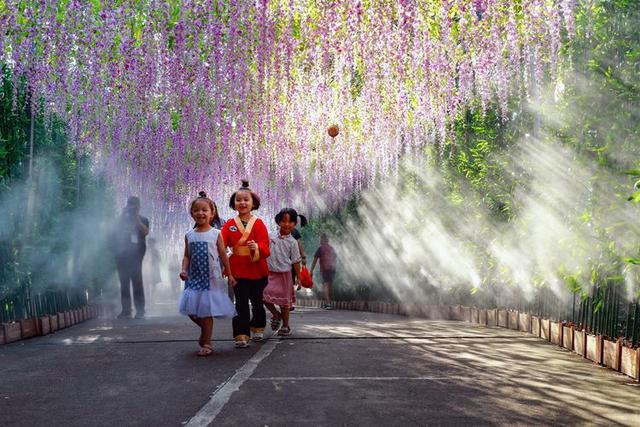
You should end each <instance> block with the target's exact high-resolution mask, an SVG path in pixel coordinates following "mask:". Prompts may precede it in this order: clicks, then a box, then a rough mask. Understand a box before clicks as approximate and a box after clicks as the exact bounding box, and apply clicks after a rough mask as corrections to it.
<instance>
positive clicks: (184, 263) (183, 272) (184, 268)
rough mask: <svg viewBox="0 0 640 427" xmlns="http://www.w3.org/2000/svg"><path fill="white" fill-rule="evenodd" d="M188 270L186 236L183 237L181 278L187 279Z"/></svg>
mask: <svg viewBox="0 0 640 427" xmlns="http://www.w3.org/2000/svg"><path fill="white" fill-rule="evenodd" d="M188 270H189V245H188V243H187V238H186V237H185V238H184V255H183V257H182V270H181V271H180V278H181V279H182V280H187V277H188V274H187V271H188Z"/></svg>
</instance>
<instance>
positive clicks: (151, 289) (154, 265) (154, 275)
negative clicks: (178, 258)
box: [145, 238, 162, 303]
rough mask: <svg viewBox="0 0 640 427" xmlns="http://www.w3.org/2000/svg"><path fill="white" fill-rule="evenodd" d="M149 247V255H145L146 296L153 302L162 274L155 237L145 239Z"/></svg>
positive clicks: (160, 259)
mask: <svg viewBox="0 0 640 427" xmlns="http://www.w3.org/2000/svg"><path fill="white" fill-rule="evenodd" d="M147 243H148V245H147V246H148V247H149V251H148V252H149V255H148V256H147V258H146V259H147V261H146V265H145V267H146V273H147V280H146V281H145V282H146V283H147V293H146V294H147V296H148V301H151V302H153V303H155V302H156V297H157V289H158V287H159V286H160V284H161V282H162V276H161V274H160V265H162V258H161V256H160V251H159V250H158V245H157V242H156V239H154V238H150V239H148V240H147Z"/></svg>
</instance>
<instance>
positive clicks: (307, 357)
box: [0, 308, 640, 426]
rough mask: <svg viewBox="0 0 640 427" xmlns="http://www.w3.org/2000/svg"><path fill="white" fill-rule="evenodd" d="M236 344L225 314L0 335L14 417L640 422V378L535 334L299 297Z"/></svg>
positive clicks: (33, 420)
mask: <svg viewBox="0 0 640 427" xmlns="http://www.w3.org/2000/svg"><path fill="white" fill-rule="evenodd" d="M292 329H293V335H292V336H291V337H287V338H277V337H275V336H273V337H269V338H268V339H267V340H266V341H265V342H263V343H252V345H251V346H250V347H249V348H247V349H235V348H234V346H233V341H232V340H231V339H230V338H231V337H230V335H231V332H230V331H231V325H230V321H228V320H220V321H216V323H215V332H214V334H215V335H214V337H215V341H214V348H215V353H214V355H213V356H211V357H206V358H201V357H197V356H196V355H195V353H196V351H197V349H198V347H197V341H196V338H197V328H196V327H195V326H194V325H193V324H192V323H191V322H190V321H189V320H188V319H186V318H184V317H166V316H165V317H160V316H158V317H149V318H148V319H146V320H143V321H138V320H115V319H111V318H108V319H94V320H91V321H88V322H85V323H83V324H79V325H76V326H74V327H71V328H68V329H65V330H62V331H58V332H56V333H55V334H52V335H49V336H46V337H39V338H34V339H30V340H26V341H22V342H17V343H13V344H8V345H4V346H0V376H1V381H0V425H2V426H181V425H188V426H203V425H215V426H237V425H243V426H265V425H266V426H291V425H294V426H295V425H308V426H325V425H326V426H336V425H338V426H343V425H354V426H387V425H389V426H394V425H398V426H406V425H474V426H475V425H513V424H516V425H559V424H561V425H577V424H579V425H585V424H588V425H630V426H631V425H635V426H637V425H640V388H639V386H638V385H637V384H636V383H634V382H633V381H631V380H630V379H627V378H626V377H625V376H623V375H621V374H617V373H615V372H612V371H610V370H607V369H604V368H601V367H598V366H596V365H594V364H592V363H590V362H588V361H586V360H585V359H583V358H581V357H579V356H577V355H575V354H572V353H570V352H567V351H565V350H562V349H560V348H558V347H557V346H553V345H551V344H548V343H546V342H544V341H541V340H539V339H537V338H535V337H533V336H531V335H528V334H524V333H520V332H516V331H510V330H505V329H493V328H486V327H481V326H477V325H471V324H468V323H462V322H453V321H451V322H449V321H426V320H422V319H409V318H406V317H401V316H393V315H384V314H373V313H365V312H350V311H340V310H333V311H324V310H320V309H305V308H298V309H297V310H296V311H294V312H293V313H292Z"/></svg>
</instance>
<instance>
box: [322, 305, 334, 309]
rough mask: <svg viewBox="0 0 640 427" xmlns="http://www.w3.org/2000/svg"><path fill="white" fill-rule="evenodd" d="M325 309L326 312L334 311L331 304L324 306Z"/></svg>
mask: <svg viewBox="0 0 640 427" xmlns="http://www.w3.org/2000/svg"><path fill="white" fill-rule="evenodd" d="M324 309H325V310H333V306H332V305H331V304H325V305H324Z"/></svg>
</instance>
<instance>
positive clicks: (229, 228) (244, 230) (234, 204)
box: [222, 181, 270, 348]
mask: <svg viewBox="0 0 640 427" xmlns="http://www.w3.org/2000/svg"><path fill="white" fill-rule="evenodd" d="M229 207H230V208H231V209H234V210H236V211H237V212H238V216H236V217H235V218H232V219H230V220H228V221H227V222H226V223H225V224H224V226H223V227H222V237H223V238H224V244H225V246H226V247H229V248H232V250H233V254H232V255H231V257H230V258H229V263H230V264H231V268H232V271H233V274H234V276H235V278H236V279H237V284H236V286H235V287H234V288H233V292H234V294H235V297H236V311H237V313H238V314H237V315H236V316H235V317H234V318H233V338H234V340H235V345H236V348H246V347H248V345H249V339H253V340H254V341H262V339H263V337H264V327H265V325H266V324H267V316H266V313H265V311H264V305H263V303H262V292H263V291H264V288H265V287H266V286H267V276H268V275H269V268H268V267H267V258H268V257H269V253H270V252H269V233H268V232H267V227H266V226H265V225H264V222H262V220H261V219H259V218H258V217H256V216H254V215H252V214H251V212H252V211H254V210H256V209H258V208H259V207H260V197H259V196H258V195H257V194H256V193H255V192H254V191H253V190H251V189H250V188H249V182H247V181H242V187H240V188H239V189H238V191H236V192H235V193H233V194H232V195H231V199H230V200H229ZM249 301H251V311H252V314H253V316H250V313H249Z"/></svg>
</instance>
